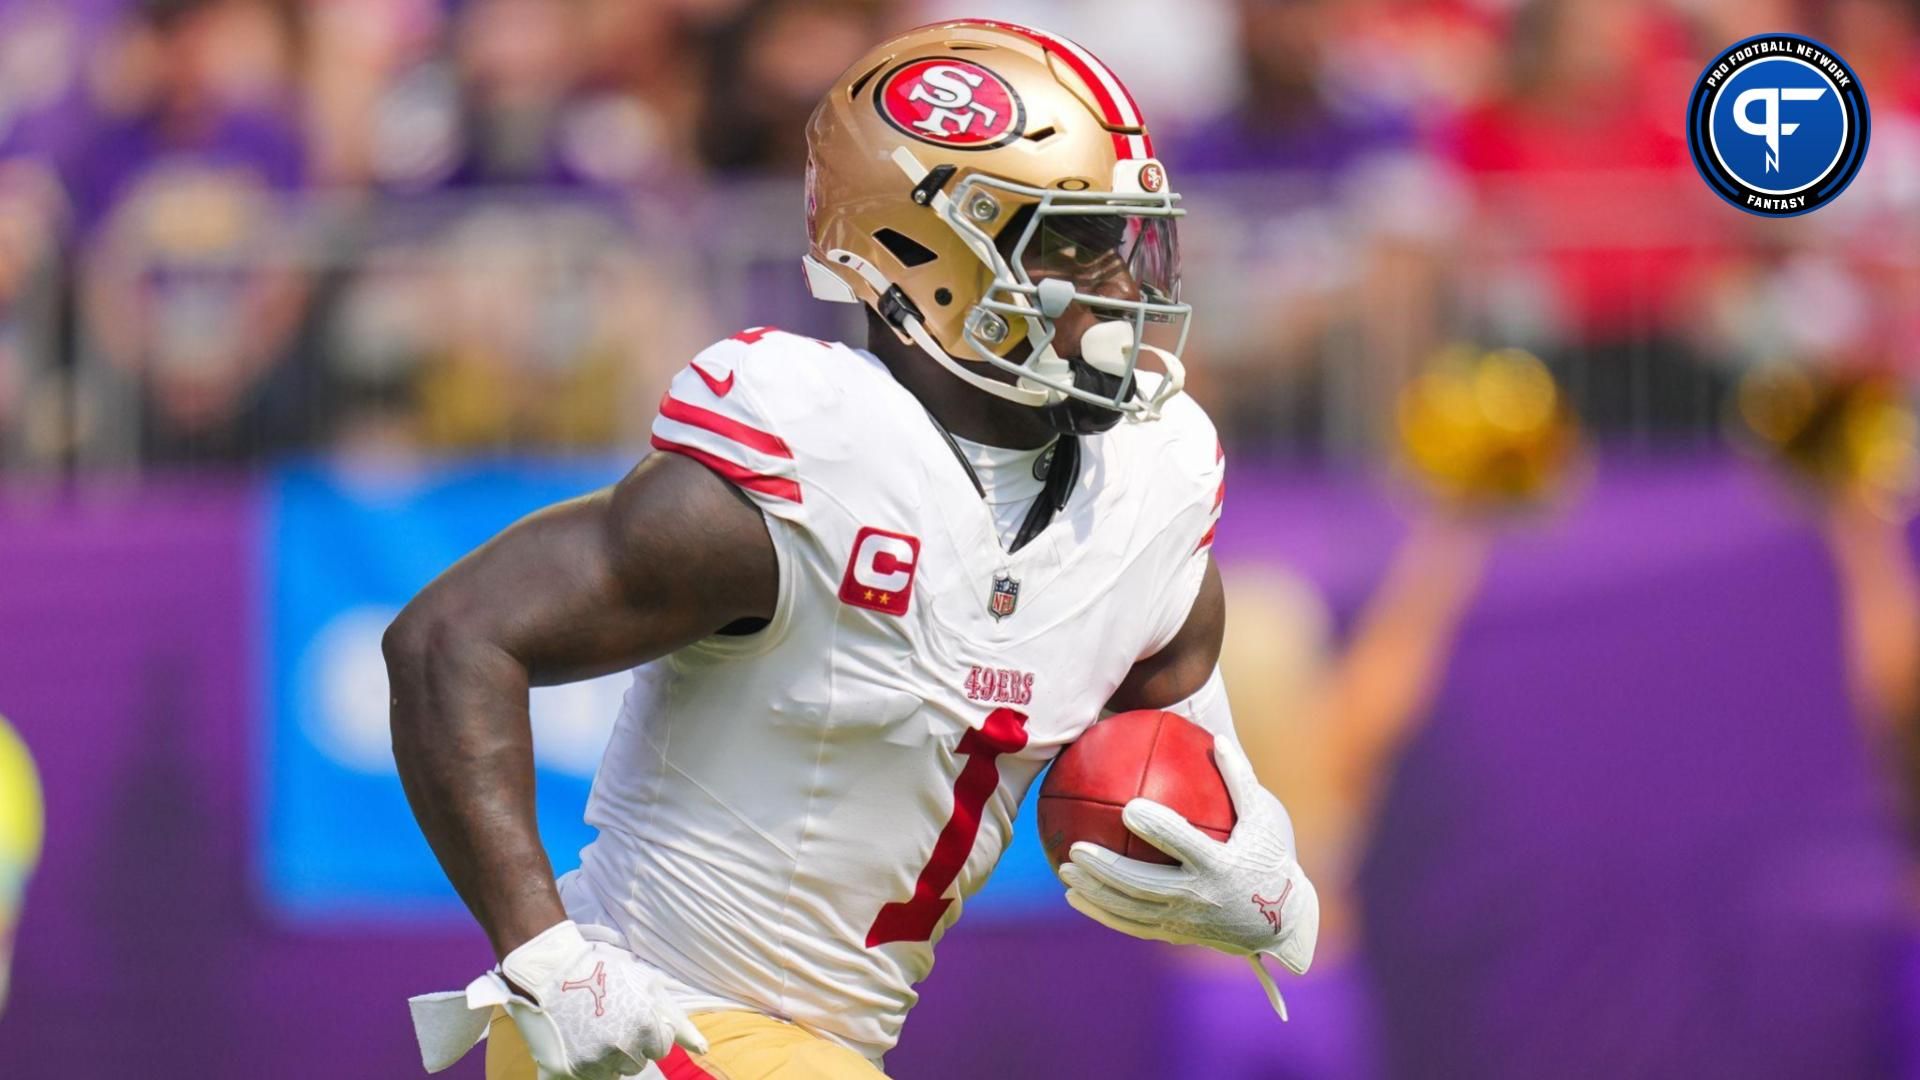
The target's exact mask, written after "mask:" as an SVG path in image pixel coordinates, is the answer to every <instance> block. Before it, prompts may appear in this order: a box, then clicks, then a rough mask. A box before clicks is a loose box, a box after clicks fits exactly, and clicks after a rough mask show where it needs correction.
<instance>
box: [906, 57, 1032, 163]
mask: <svg viewBox="0 0 1920 1080" xmlns="http://www.w3.org/2000/svg"><path fill="white" fill-rule="evenodd" d="M873 104H874V107H875V108H877V109H879V110H880V115H881V116H884V117H886V118H887V123H889V124H892V125H893V126H894V127H896V128H899V129H900V130H901V131H903V132H905V133H907V134H908V135H911V136H913V137H914V138H916V139H919V140H920V141H922V142H930V143H933V144H934V145H936V146H944V147H948V148H949V149H953V150H991V149H993V148H994V147H996V146H1005V145H1006V144H1008V143H1010V142H1012V141H1013V140H1014V139H1017V138H1019V137H1020V132H1021V131H1023V130H1024V129H1025V128H1026V126H1027V124H1026V109H1025V107H1024V106H1022V105H1021V104H1020V97H1019V95H1017V94H1015V93H1014V92H1013V87H1012V86H1011V85H1009V84H1008V83H1007V81H1006V80H1005V79H1002V78H1001V77H1000V76H998V75H995V74H994V73H993V72H992V71H989V70H988V69H986V68H984V67H981V66H980V65H979V64H976V63H974V62H973V61H971V60H956V59H949V58H947V57H939V58H935V59H928V60H913V61H910V62H908V63H905V64H902V65H900V66H899V67H897V68H894V69H893V70H892V71H890V72H888V73H887V76H886V77H885V78H883V79H881V80H880V81H879V83H878V84H877V85H875V87H874V89H873Z"/></svg>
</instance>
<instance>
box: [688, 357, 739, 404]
mask: <svg viewBox="0 0 1920 1080" xmlns="http://www.w3.org/2000/svg"><path fill="white" fill-rule="evenodd" d="M687 366H688V367H690V368H692V369H693V373H694V374H695V375H698V376H700V381H701V382H703V383H706V384H707V389H709V390H711V391H713V396H714V397H726V396H727V392H728V391H730V390H732V389H733V372H731V371H729V372H727V377H726V378H724V379H716V378H714V377H713V376H711V375H709V374H707V369H706V368H703V367H701V366H700V365H699V364H688V365H687Z"/></svg>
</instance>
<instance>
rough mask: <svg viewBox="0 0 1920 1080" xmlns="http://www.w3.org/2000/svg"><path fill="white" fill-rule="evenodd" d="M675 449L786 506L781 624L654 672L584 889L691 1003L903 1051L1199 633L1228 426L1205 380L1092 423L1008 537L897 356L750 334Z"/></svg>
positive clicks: (853, 1043)
mask: <svg viewBox="0 0 1920 1080" xmlns="http://www.w3.org/2000/svg"><path fill="white" fill-rule="evenodd" d="M653 446H654V447H655V449H656V450H661V451H667V452H672V453H679V454H685V455H687V456H688V457H691V458H693V459H694V460H696V461H699V462H701V463H702V464H704V465H706V466H707V467H709V468H711V469H713V470H714V471H715V472H717V473H719V474H720V475H722V476H724V477H726V478H728V479H729V480H731V481H732V482H733V483H734V484H735V485H737V486H738V487H739V488H740V489H741V490H742V491H743V492H745V493H746V494H747V495H748V496H749V497H751V499H752V500H753V501H754V503H756V504H757V505H758V506H759V507H760V509H761V510H762V511H763V512H764V513H765V516H766V518H767V525H768V529H769V531H770V533H771V535H772V537H773V543H774V548H775V550H776V552H777V554H778V558H779V568H780V593H779V600H778V604H777V606H776V610H775V614H774V616H773V619H772V621H771V622H770V623H769V625H767V626H766V627H765V628H764V629H762V630H760V631H758V632H756V633H753V634H751V635H747V636H738V637H726V636H717V637H713V638H709V639H707V640H705V641H702V642H699V643H697V644H695V645H691V646H688V647H687V648H684V649H682V650H680V651H679V652H676V653H674V654H673V655H671V656H668V657H666V658H664V659H662V660H659V661H657V662H655V663H652V664H648V665H645V666H643V667H640V668H638V669H636V671H635V678H634V683H633V688H632V690H631V691H630V692H629V693H628V695H627V699H626V703H625V706H624V707H623V709H622V710H621V714H620V718H619V722H618V724H617V725H616V727H615V730H614V733H613V737H612V741H611V744H610V745H609V746H608V748H607V752H606V757H605V759H604V760H603V761H602V763H601V766H600V771H599V774H598V776H597V777H596V779H595V781H594V786H593V796H592V799H591V801H590V802H589V804H588V808H587V821H588V822H589V823H590V824H592V825H594V826H595V827H597V828H598V829H599V830H600V835H599V837H598V838H597V839H596V840H595V841H594V842H593V843H592V844H591V845H590V846H589V847H588V848H587V849H586V850H585V852H584V853H583V865H582V869H581V872H580V874H579V875H578V877H577V879H575V880H572V881H569V882H568V883H567V884H568V888H567V889H566V890H565V892H566V895H567V896H568V901H569V906H570V908H573V909H575V910H573V914H574V916H575V917H576V918H585V919H589V920H592V921H597V922H604V923H606V924H608V925H611V926H613V927H614V928H616V929H618V930H620V931H621V932H623V933H624V934H625V935H626V936H627V939H628V942H629V944H630V946H631V947H632V949H633V950H634V951H635V952H636V953H637V954H639V955H640V956H641V957H642V958H643V959H645V960H647V961H648V962H650V963H652V964H654V965H656V966H658V967H659V968H660V969H661V970H662V971H664V972H665V973H666V974H667V975H668V977H669V978H670V980H671V981H672V983H673V984H674V988H675V991H676V993H677V994H678V995H679V996H680V998H681V1000H682V1003H683V1004H685V1005H686V1006H687V1007H688V1008H689V1009H690V1010H692V1009H710V1008H740V1007H744V1008H749V1009H753V1010H757V1011H760V1012H764V1013H766V1014H768V1015H771V1016H775V1017H780V1018H784V1019H789V1020H792V1021H794V1022H795V1023H798V1024H800V1025H802V1026H804V1027H806V1028H808V1029H811V1030H813V1031H816V1032H818V1033H820V1034H822V1035H825V1036H827V1037H830V1038H833V1039H835V1040H838V1041H839V1042H842V1043H844V1044H846V1045H847V1046H850V1047H852V1048H853V1049H855V1050H857V1051H859V1052H861V1053H863V1054H865V1055H867V1056H868V1057H870V1058H872V1059H873V1060H875V1061H876V1062H877V1061H878V1060H879V1058H880V1056H881V1055H882V1054H884V1053H885V1052H886V1051H887V1050H888V1049H889V1048H890V1047H891V1046H892V1045H893V1044H894V1041H895V1039H896V1038H897V1037H898V1034H899V1031H900V1026H901V1023H902V1021H903V1020H904V1019H905V1018H906V1015H907V1011H908V1009H909V1008H911V1007H912V1005H913V1003H914V1001H915V999H916V998H917V996H918V995H917V994H915V992H914V990H913V986H914V984H915V983H917V982H919V981H920V980H921V979H923V978H925V977H926V975H927V973H928V971H929V970H930V969H931V968H932V966H933V944H934V942H935V941H937V940H938V939H939V937H940V935H941V933H942V932H943V931H944V930H945V929H946V928H947V927H948V926H950V925H951V924H952V923H953V922H954V920H955V919H957V918H958V917H959V915H960V908H961V904H962V902H963V901H964V899H965V898H966V897H967V896H968V895H970V894H972V893H973V892H974V891H975V890H977V889H978V888H979V887H980V886H981V885H982V884H983V883H984V882H985V881H986V879H987V875H988V873H989V872H991V871H992V869H993V866H994V863H995V862H996V861H998V860H999V858H1000V853H1001V852H1002V851H1003V850H1005V848H1006V846H1007V841H1008V838H1009V835H1010V832H1011V830H1012V828H1013V815H1014V812H1015V810H1016V809H1017V808H1018V806H1019V805H1020V801H1021V798H1022V796H1023V795H1024V794H1025V793H1026V790H1027V787H1028V785H1029V784H1031V783H1032V781H1033V779H1034V777H1035V776H1036V775H1037V774H1038V773H1039V772H1040V770H1041V768H1042V767H1043V766H1045V765H1046V763H1047V761H1048V760H1049V759H1051V758H1052V757H1053V756H1054V754H1056V753H1058V752H1059V751H1060V750H1061V748H1063V747H1064V746H1066V745H1067V744H1068V743H1070V742H1072V741H1073V740H1074V738H1075V737H1077V736H1078V735H1079V734H1080V733H1081V732H1082V731H1084V730H1085V729H1086V728H1087V726H1088V725H1089V724H1092V723H1093V722H1094V721H1095V720H1096V719H1098V717H1099V716H1100V711H1101V707H1102V706H1103V705H1104V704H1105V703H1106V701H1107V700H1108V699H1109V697H1111V696H1112V694H1113V692H1114V690H1115V689H1116V688H1117V687H1118V686H1119V684H1120V681H1121V679H1122V678H1124V677H1125V676H1126V674H1127V672H1128V670H1129V669H1130V668H1131V667H1132V666H1133V664H1134V663H1135V662H1136V661H1137V660H1139V659H1141V658H1142V657H1145V656H1149V655H1151V654H1152V653H1154V652H1156V651H1158V650H1159V649H1160V648H1161V647H1162V646H1163V645H1164V644H1165V643H1166V642H1167V641H1168V640H1170V639H1171V638H1172V637H1173V635H1174V634H1175V633H1176V632H1177V631H1178V630H1179V629H1180V627H1181V625H1182V624H1183V623H1184V622H1185V620H1186V616H1187V612H1188V609H1189V608H1190V607H1191V606H1192V604H1193V600H1194V597H1195V595H1196V594H1197V593H1198V591H1199V587H1200V582H1201V578H1202V576H1203V574H1204V572H1205V568H1206V561H1207V548H1208V546H1209V545H1210V544H1211V543H1212V540H1213V527H1214V522H1215V520H1216V519H1217V518H1218V517H1219V512H1220V504H1221V496H1222V493H1223V490H1224V488H1223V482H1222V472H1223V469H1222V461H1221V453H1220V448H1219V442H1218V440H1217V438H1216V437H1215V434H1214V430H1213V426H1212V424H1211V422H1210V421H1209V420H1208V419H1207V417H1206V414H1205V413H1204V412H1202V411H1201V409H1200V407H1199V406H1198V405H1196V404H1194V402H1193V401H1192V400H1191V399H1189V398H1184V397H1182V398H1179V399H1176V400H1175V401H1173V402H1171V403H1169V404H1168V406H1167V407H1166V409H1165V412H1164V416H1163V418H1162V419H1161V420H1159V421H1157V422H1150V423H1123V424H1121V425H1120V426H1118V427H1116V428H1115V429H1113V430H1112V431H1110V432H1107V433H1105V434H1102V435H1097V436H1091V437H1084V438H1082V439H1081V446H1082V451H1081V460H1080V477H1079V480H1078V482H1077V484H1076V485H1075V487H1074V490H1073V493H1072V496H1071V499H1070V501H1069V502H1068V503H1067V505H1066V507H1065V509H1064V510H1062V511H1061V512H1060V513H1059V514H1058V515H1057V516H1056V517H1055V518H1054V520H1053V522H1052V524H1050V525H1049V526H1048V527H1047V529H1046V530H1045V531H1044V532H1042V533H1041V534H1040V535H1039V536H1038V537H1037V538H1036V539H1034V540H1033V541H1032V542H1031V543H1029V544H1028V545H1027V546H1025V547H1024V548H1022V549H1021V550H1020V551H1018V552H1017V553H1014V554H1011V555H1009V554H1007V552H1006V551H1005V549H1004V548H1003V547H1002V546H1001V543H1000V540H999V538H998V535H997V532H996V529H995V524H994V521H993V517H992V514H991V512H990V510H989V508H988V507H987V506H986V505H985V504H983V502H982V501H981V499H980V497H979V495H978V493H977V492H976V491H975V489H974V486H973V483H972V481H971V480H970V479H969V477H968V474H967V471H966V469H965V467H964V466H963V465H962V464H961V462H960V461H959V460H958V459H957V458H956V457H955V455H954V451H953V449H952V448H951V447H950V446H949V445H948V444H947V442H946V441H945V439H944V438H943V437H942V436H941V434H940V432H939V430H938V429H937V428H936V427H935V426H934V424H933V422H932V421H931V420H930V419H929V417H928V415H927V413H926V410H925V409H924V408H922V406H921V405H920V403H919V401H918V400H917V399H915V398H914V397H913V395H912V394H910V393H909V392H908V391H907V390H906V389H905V388H904V387H902V386H901V385H900V384H899V383H897V382H895V381H894V379H893V378H892V376H891V375H890V374H889V373H888V372H887V369H886V368H885V367H884V366H882V365H881V363H880V362H879V361H878V360H876V359H875V358H874V357H873V356H872V354H870V353H867V352H864V351H862V350H857V349H853V348H849V347H848V346H846V345H841V344H835V343H826V342H820V341H815V340H814V339H812V338H806V337H799V336H796V335H792V334H786V333H782V332H779V331H772V330H751V331H746V332H744V333H741V334H739V335H736V336H735V337H733V338H731V339H728V340H726V341H722V342H720V343H719V344H717V345H714V346H712V347H711V348H709V349H707V350H706V351H704V352H702V353H701V354H700V355H699V356H697V357H696V358H695V359H694V360H693V362H692V363H691V364H690V365H689V366H688V367H687V368H686V369H685V370H683V371H681V372H680V373H679V374H678V375H677V376H676V377H675V378H674V380H673V383H672V387H671V389H670V390H669V391H668V393H667V396H666V397H665V398H664V399H663V400H662V402H661V410H660V416H659V419H658V420H657V421H656V422H655V424H654V427H653ZM670 524H671V523H665V522H663V523H662V525H663V527H668V526H669V525H670Z"/></svg>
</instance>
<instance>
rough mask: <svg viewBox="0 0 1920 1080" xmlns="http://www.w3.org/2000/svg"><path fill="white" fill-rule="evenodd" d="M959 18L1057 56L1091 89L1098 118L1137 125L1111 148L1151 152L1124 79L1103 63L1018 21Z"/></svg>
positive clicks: (1128, 154) (1139, 154) (1127, 154)
mask: <svg viewBox="0 0 1920 1080" xmlns="http://www.w3.org/2000/svg"><path fill="white" fill-rule="evenodd" d="M960 21H961V22H964V23H968V24H971V25H974V26H991V27H993V28H994V29H996V30H1005V31H1007V32H1008V33H1013V34H1019V35H1020V36H1021V37H1024V38H1026V39H1027V40H1028V41H1031V42H1034V43H1035V44H1037V45H1039V46H1040V47H1041V48H1042V49H1045V50H1046V51H1047V52H1049V53H1052V54H1053V55H1055V56H1058V57H1059V58H1060V59H1061V60H1062V61H1063V62H1064V63H1065V64H1066V65H1067V67H1069V68H1071V69H1072V70H1073V73H1074V74H1076V75H1078V76H1080V81H1082V82H1084V83H1086V84H1087V88H1088V89H1089V90H1092V91H1093V99H1094V101H1095V102H1096V103H1098V104H1099V106H1100V118H1101V121H1102V122H1103V123H1105V124H1107V125H1108V126H1110V127H1137V128H1139V129H1140V134H1138V135H1121V134H1118V133H1116V134H1115V135H1114V136H1113V149H1114V152H1115V153H1117V154H1119V155H1120V156H1121V157H1123V158H1143V157H1152V156H1153V139H1152V137H1150V136H1149V135H1147V133H1146V127H1147V125H1146V120H1145V119H1144V118H1143V117H1141V115H1140V106H1138V105H1136V104H1135V103H1134V100H1133V95H1132V94H1130V93H1128V92H1127V87H1126V84H1125V83H1122V82H1121V81H1120V80H1119V79H1117V78H1115V77H1114V74H1113V72H1112V71H1110V70H1108V68H1107V65H1105V64H1103V63H1101V62H1100V61H1099V59H1098V58H1096V57H1095V56H1094V55H1093V54H1092V53H1090V52H1088V51H1087V50H1085V49H1083V48H1081V47H1080V46H1078V45H1076V44H1074V43H1073V42H1071V41H1068V40H1067V39H1066V38H1063V37H1055V36H1054V35H1052V34H1049V33H1047V32H1046V31H1044V30H1035V29H1033V28H1032V27H1028V26H1021V25H1019V24H1018V23H1010V22H1000V21H999V20H997V19H963V20H960Z"/></svg>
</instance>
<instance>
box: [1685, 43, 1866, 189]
mask: <svg viewBox="0 0 1920 1080" xmlns="http://www.w3.org/2000/svg"><path fill="white" fill-rule="evenodd" d="M1870 127H1871V124H1870V122H1869V118H1868V115H1867V95H1866V92H1865V91H1863V90H1862V89H1861V88H1860V80H1859V79H1857V78H1855V77H1854V74H1853V69H1852V68H1850V67H1848V66H1847V63H1846V61H1844V60H1842V59H1840V58H1839V57H1838V56H1835V55H1834V54H1833V50H1831V49H1829V48H1827V47H1826V46H1825V45H1822V44H1820V43H1819V42H1817V41H1815V40H1813V39H1812V38H1807V37H1801V36H1800V35H1798V34H1761V35H1759V36H1758V37H1750V38H1747V39H1746V40H1744V41H1740V42H1736V43H1735V44H1733V45H1731V46H1729V47H1728V48H1727V49H1726V51H1724V52H1722V53H1721V54H1720V55H1718V56H1716V57H1714V58H1713V61H1712V62H1711V63H1709V64H1708V65H1707V69H1706V70H1705V71H1704V72H1702V73H1701V74H1700V81H1699V82H1698V83H1697V84H1695V85H1694V88H1693V97H1692V98H1691V99H1690V100H1689V101H1688V102H1687V142H1688V146H1689V148H1690V149H1691V150H1692V153H1693V164H1694V167H1695V168H1697V169H1699V170H1700V175H1701V177H1703V178H1704V179H1705V180H1706V181H1707V186H1708V187H1711V188H1712V189H1713V191H1714V194H1716V195H1718V196H1720V197H1721V198H1723V199H1725V200H1727V201H1728V202H1730V203H1732V204H1733V205H1735V206H1737V207H1739V208H1740V209H1742V210H1745V211H1746V212H1748V213H1750V214H1759V215H1761V216H1762V217H1793V216H1795V215H1797V214H1805V213H1809V212H1811V211H1814V210H1818V209H1819V208H1820V207H1822V206H1825V205H1826V204H1828V203H1830V202H1832V201H1833V200H1834V199H1836V198H1838V197H1839V195H1840V193H1841V192H1842V191H1845V190H1846V189H1847V185H1848V184H1850V183H1852V182H1853V178H1854V177H1855V176H1857V175H1858V174H1859V172H1860V165H1861V163H1862V162H1864V161H1865V160H1866V158H1867V136H1868V134H1869V129H1870Z"/></svg>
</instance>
